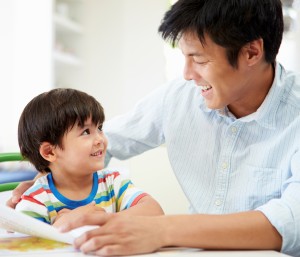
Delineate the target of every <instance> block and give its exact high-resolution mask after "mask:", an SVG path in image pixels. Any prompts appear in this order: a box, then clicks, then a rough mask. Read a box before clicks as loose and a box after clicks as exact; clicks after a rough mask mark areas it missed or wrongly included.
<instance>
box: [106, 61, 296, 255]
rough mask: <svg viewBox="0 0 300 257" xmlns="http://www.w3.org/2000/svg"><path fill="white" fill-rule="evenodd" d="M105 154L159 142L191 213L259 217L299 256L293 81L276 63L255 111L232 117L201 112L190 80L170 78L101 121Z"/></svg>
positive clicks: (125, 153) (120, 154)
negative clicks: (131, 106) (249, 212)
mask: <svg viewBox="0 0 300 257" xmlns="http://www.w3.org/2000/svg"><path fill="white" fill-rule="evenodd" d="M104 131H105V133H106V135H107V137H108V141H109V146H108V153H107V160H109V159H110V158H111V157H112V156H113V157H115V158H118V159H126V158H129V157H132V156H135V155H137V154H140V153H142V152H144V151H146V150H149V149H152V148H154V147H157V146H160V145H161V144H164V143H165V144H166V148H167V151H168V156H169V160H170V163H171V166H172V169H173V171H174V173H175V175H176V177H177V179H178V181H179V183H180V185H181V187H182V190H183V191H184V193H185V195H186V197H187V198H188V200H189V202H190V205H191V207H190V208H191V212H192V213H208V214H225V213H234V212H241V211H247V210H259V211H262V212H263V213H264V214H265V215H266V217H267V218H268V219H269V220H270V222H271V223H272V224H273V226H274V227H275V228H276V229H277V230H278V232H279V233H280V234H281V235H282V238H283V246H282V252H285V253H287V254H291V255H293V256H300V151H299V147H300V76H299V75H298V76H296V75H295V74H293V73H292V72H288V71H286V70H284V68H283V67H282V66H281V65H280V64H276V71H275V79H274V82H273V85H272V88H271V89H270V91H269V93H268V95H267V97H266V99H265V100H264V102H263V103H262V105H261V106H260V107H259V109H258V110H257V111H256V112H255V113H252V114H251V115H248V116H246V117H243V118H239V119H236V118H235V117H234V116H233V115H232V114H231V113H230V112H229V111H228V109H227V108H225V109H222V110H211V109H208V108H207V107H206V106H205V103H204V99H203V97H202V96H201V94H200V89H199V87H197V86H196V85H195V84H194V82H193V81H185V80H182V79H180V80H176V81H173V82H171V83H170V84H169V85H166V86H164V87H161V88H158V89H157V90H156V91H154V92H153V93H152V94H150V95H149V96H147V97H146V98H144V99H142V100H141V101H140V102H139V103H138V104H137V106H136V108H135V109H134V110H133V111H132V112H130V113H127V114H125V115H123V116H119V117H116V118H115V119H113V120H111V121H108V122H106V123H105V126H104Z"/></svg>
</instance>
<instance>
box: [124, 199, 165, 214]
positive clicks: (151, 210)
mask: <svg viewBox="0 0 300 257" xmlns="http://www.w3.org/2000/svg"><path fill="white" fill-rule="evenodd" d="M119 214H120V215H141V216H152V215H153V216H154V215H164V211H163V209H162V208H161V207H160V205H159V204H158V202H157V201H155V200H154V199H153V198H152V197H151V196H148V195H147V196H144V197H143V198H141V199H140V200H139V201H138V203H137V204H136V205H134V206H132V207H130V208H128V209H126V210H123V211H121V212H119Z"/></svg>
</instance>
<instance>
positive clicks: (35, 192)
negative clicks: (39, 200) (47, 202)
mask: <svg viewBox="0 0 300 257" xmlns="http://www.w3.org/2000/svg"><path fill="white" fill-rule="evenodd" d="M43 192H45V189H44V188H43V187H41V188H39V189H38V190H36V191H34V192H32V193H30V194H29V196H31V197H34V196H36V195H39V194H41V193H43Z"/></svg>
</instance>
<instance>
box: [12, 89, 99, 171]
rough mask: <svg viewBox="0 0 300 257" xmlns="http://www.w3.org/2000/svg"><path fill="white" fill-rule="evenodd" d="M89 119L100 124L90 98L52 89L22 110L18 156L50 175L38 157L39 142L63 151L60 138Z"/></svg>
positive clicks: (97, 107)
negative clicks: (19, 153)
mask: <svg viewBox="0 0 300 257" xmlns="http://www.w3.org/2000/svg"><path fill="white" fill-rule="evenodd" d="M89 117H91V119H92V122H93V124H95V125H98V124H103V122H104V119H105V116H104V111H103V108H102V106H101V104H100V103H99V102H98V101H97V100H96V99H95V98H94V97H92V96H90V95H88V94H86V93H84V92H81V91H78V90H75V89H63V88H58V89H53V90H50V91H49V92H45V93H42V94H40V95H38V96H36V97H35V98H33V99H32V100H31V101H30V102H29V103H28V104H27V105H26V107H25V108H24V110H23V112H22V114H21V117H20V120H19V126H18V141H19V146H20V151H21V154H22V155H23V157H24V158H26V159H27V160H28V161H30V162H31V163H32V164H33V165H34V166H35V168H36V169H37V170H38V171H40V172H42V171H47V172H50V169H49V168H48V166H49V162H48V161H47V160H45V159H44V158H43V157H42V156H41V155H40V153H39V149H40V145H41V143H42V142H49V143H50V144H52V145H54V146H58V147H60V148H61V149H63V145H62V138H63V136H64V135H65V134H66V133H67V132H68V131H69V130H70V129H71V128H72V127H73V126H74V125H77V124H78V125H79V126H82V127H83V126H84V122H85V121H86V120H87V119H88V118H89Z"/></svg>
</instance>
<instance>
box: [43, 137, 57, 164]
mask: <svg viewBox="0 0 300 257" xmlns="http://www.w3.org/2000/svg"><path fill="white" fill-rule="evenodd" d="M54 149H55V146H53V145H52V144H50V143H49V142H43V143H42V144H41V145H40V155H41V156H42V157H43V158H44V159H45V160H47V161H48V162H53V161H55V159H56V154H55V151H54Z"/></svg>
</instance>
